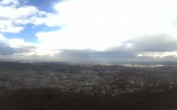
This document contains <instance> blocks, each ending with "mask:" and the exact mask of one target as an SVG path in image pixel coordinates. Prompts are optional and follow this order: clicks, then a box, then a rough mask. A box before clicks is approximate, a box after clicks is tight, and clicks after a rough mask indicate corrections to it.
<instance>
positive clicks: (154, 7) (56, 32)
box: [0, 0, 177, 62]
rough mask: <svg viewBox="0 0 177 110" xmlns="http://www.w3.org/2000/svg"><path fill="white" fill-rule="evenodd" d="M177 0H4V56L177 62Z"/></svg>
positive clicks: (0, 46) (0, 33) (0, 4)
mask: <svg viewBox="0 0 177 110" xmlns="http://www.w3.org/2000/svg"><path fill="white" fill-rule="evenodd" d="M176 12H177V0H0V59H2V60H4V59H9V60H24V59H25V60H35V61H37V60H40V61H71V62H72V61H73V62H86V61H88V62H89V61H90V62H122V61H176V60H177V13H176Z"/></svg>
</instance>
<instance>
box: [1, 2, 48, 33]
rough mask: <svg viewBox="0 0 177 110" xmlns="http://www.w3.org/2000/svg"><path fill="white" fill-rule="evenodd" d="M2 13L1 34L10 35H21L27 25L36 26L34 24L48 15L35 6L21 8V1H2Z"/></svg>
mask: <svg viewBox="0 0 177 110" xmlns="http://www.w3.org/2000/svg"><path fill="white" fill-rule="evenodd" d="M11 4H13V5H14V6H12V5H11ZM17 6H18V7H17ZM0 13H1V15H0V32H10V33H19V32H20V31H22V30H23V29H24V28H25V25H26V24H30V23H31V24H34V23H33V22H34V21H35V20H36V19H37V18H40V17H44V16H46V14H47V13H46V12H44V11H40V10H39V9H38V8H36V7H34V6H21V5H20V1H19V0H14V1H13V0H3V1H1V2H0Z"/></svg>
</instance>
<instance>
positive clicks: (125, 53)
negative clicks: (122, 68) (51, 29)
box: [59, 35, 177, 62]
mask: <svg viewBox="0 0 177 110" xmlns="http://www.w3.org/2000/svg"><path fill="white" fill-rule="evenodd" d="M167 51H168V52H173V51H177V40H175V39H172V38H171V39H170V37H168V36H166V35H158V36H146V37H145V36H144V37H143V36H142V37H137V38H136V39H132V40H127V41H125V42H122V44H121V45H120V46H118V47H114V48H110V49H107V50H105V51H94V50H61V53H60V54H59V58H61V59H63V60H65V59H66V60H68V61H77V62H78V61H82V62H84V61H85V62H87V61H88V62H89V61H90V62H119V61H120V62H121V61H140V60H152V59H149V58H146V59H145V58H140V57H137V55H138V54H139V53H142V52H143V53H144V52H167ZM164 59H165V58H164Z"/></svg>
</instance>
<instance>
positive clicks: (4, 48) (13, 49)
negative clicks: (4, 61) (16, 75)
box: [0, 34, 36, 55]
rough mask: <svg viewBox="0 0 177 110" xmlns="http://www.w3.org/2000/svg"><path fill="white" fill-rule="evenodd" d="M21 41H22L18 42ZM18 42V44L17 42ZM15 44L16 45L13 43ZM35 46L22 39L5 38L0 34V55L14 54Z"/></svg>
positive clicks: (27, 50) (29, 49) (28, 50)
mask: <svg viewBox="0 0 177 110" xmlns="http://www.w3.org/2000/svg"><path fill="white" fill-rule="evenodd" d="M19 41H23V42H19ZM17 43H20V44H21V45H20V44H17ZM14 44H17V45H14ZM35 48H36V47H35V46H34V45H32V44H30V43H28V42H24V40H22V39H7V38H6V37H4V36H3V35H1V34H0V55H15V54H22V53H27V52H30V51H31V50H32V49H35Z"/></svg>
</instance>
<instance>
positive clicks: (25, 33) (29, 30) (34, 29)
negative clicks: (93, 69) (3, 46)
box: [3, 24, 61, 43]
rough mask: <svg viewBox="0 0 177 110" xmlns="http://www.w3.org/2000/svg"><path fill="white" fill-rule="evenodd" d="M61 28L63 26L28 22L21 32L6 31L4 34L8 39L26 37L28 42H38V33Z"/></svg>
mask: <svg viewBox="0 0 177 110" xmlns="http://www.w3.org/2000/svg"><path fill="white" fill-rule="evenodd" d="M60 29H61V27H47V26H45V25H40V26H34V25H32V24H28V25H26V26H25V29H24V30H22V31H21V32H19V33H7V32H4V33H3V35H4V36H6V37H7V38H8V39H14V38H17V39H24V40H25V41H26V42H32V43H38V39H37V37H36V33H38V32H49V31H57V30H60Z"/></svg>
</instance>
